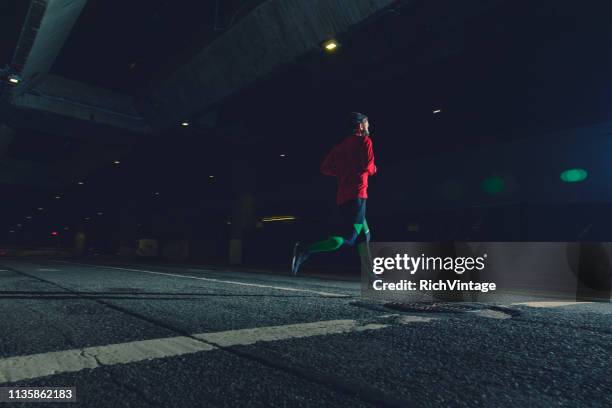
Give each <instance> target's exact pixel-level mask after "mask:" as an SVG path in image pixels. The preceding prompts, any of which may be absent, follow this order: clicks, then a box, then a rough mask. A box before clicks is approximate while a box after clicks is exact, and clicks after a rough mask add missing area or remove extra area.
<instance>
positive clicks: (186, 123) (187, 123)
mask: <svg viewBox="0 0 612 408" xmlns="http://www.w3.org/2000/svg"><path fill="white" fill-rule="evenodd" d="M181 126H183V127H187V126H189V122H182V123H181Z"/></svg>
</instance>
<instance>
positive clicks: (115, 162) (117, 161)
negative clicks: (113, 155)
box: [113, 160, 121, 164]
mask: <svg viewBox="0 0 612 408" xmlns="http://www.w3.org/2000/svg"><path fill="white" fill-rule="evenodd" d="M119 163H121V162H120V161H119V160H115V161H114V162H113V164H119Z"/></svg>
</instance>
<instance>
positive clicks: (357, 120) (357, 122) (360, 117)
mask: <svg viewBox="0 0 612 408" xmlns="http://www.w3.org/2000/svg"><path fill="white" fill-rule="evenodd" d="M349 126H350V127H351V130H352V131H353V133H355V134H356V135H359V136H367V135H369V134H370V123H369V122H368V117H367V116H366V115H364V114H363V113H359V112H351V113H350V114H349Z"/></svg>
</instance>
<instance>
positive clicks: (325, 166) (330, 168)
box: [321, 149, 336, 177]
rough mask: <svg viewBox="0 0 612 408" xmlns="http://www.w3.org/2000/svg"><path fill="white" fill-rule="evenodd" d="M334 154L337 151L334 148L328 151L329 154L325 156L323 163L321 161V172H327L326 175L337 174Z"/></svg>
mask: <svg viewBox="0 0 612 408" xmlns="http://www.w3.org/2000/svg"><path fill="white" fill-rule="evenodd" d="M334 156H335V152H334V149H332V150H331V151H330V152H329V153H327V156H325V159H324V160H323V163H321V173H323V174H325V175H326V176H332V177H335V176H336V163H335V160H334Z"/></svg>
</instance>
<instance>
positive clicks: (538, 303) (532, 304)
mask: <svg viewBox="0 0 612 408" xmlns="http://www.w3.org/2000/svg"><path fill="white" fill-rule="evenodd" d="M587 303H593V302H578V301H575V302H574V301H556V300H542V301H532V302H520V303H513V304H512V305H513V306H529V307H562V306H571V305H583V304H587Z"/></svg>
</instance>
